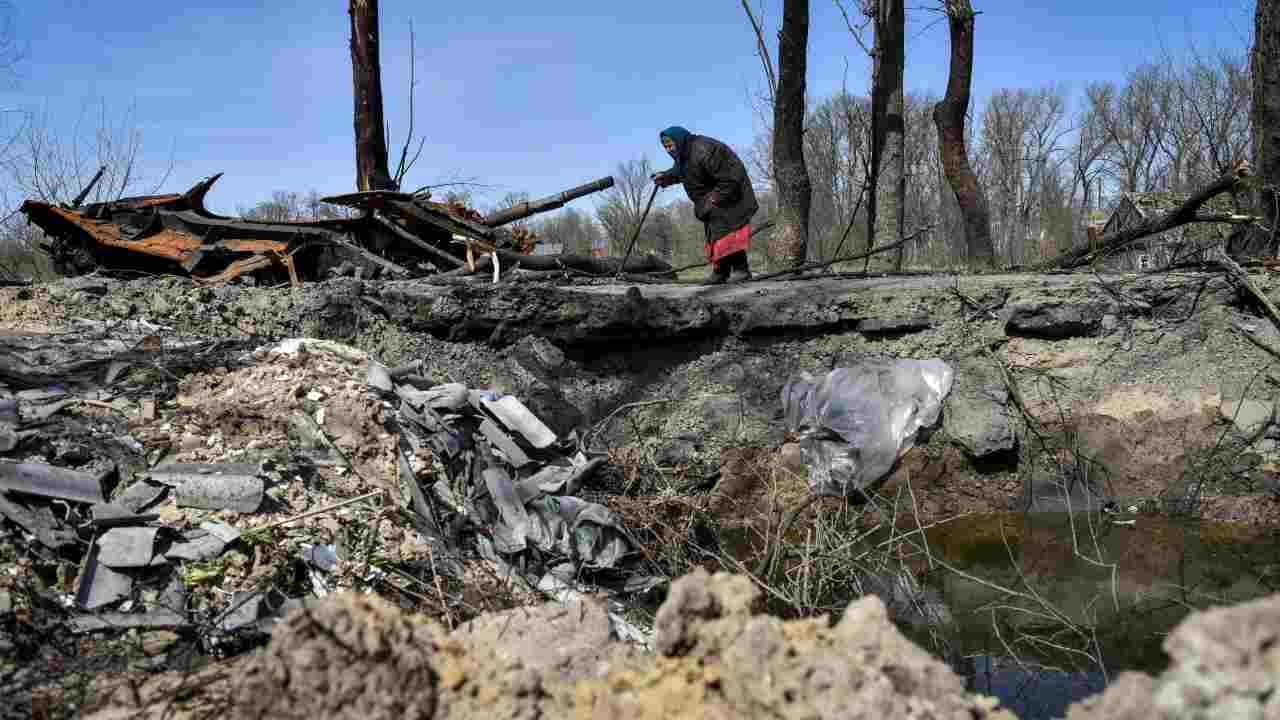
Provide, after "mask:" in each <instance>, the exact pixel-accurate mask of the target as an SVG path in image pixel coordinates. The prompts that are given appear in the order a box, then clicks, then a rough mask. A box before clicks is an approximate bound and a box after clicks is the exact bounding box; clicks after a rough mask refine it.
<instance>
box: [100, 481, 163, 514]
mask: <svg viewBox="0 0 1280 720" xmlns="http://www.w3.org/2000/svg"><path fill="white" fill-rule="evenodd" d="M164 492H165V486H163V485H153V484H152V483H149V482H147V481H145V480H138V481H136V482H134V483H133V484H132V485H130V486H129V487H127V488H125V489H124V492H122V493H120V495H119V497H117V498H116V499H115V500H112V501H111V502H112V503H113V504H115V505H119V506H120V507H123V508H125V509H126V510H129V511H130V512H135V513H136V512H142V511H143V510H144V509H145V508H147V507H148V506H149V505H151V504H152V503H154V502H155V501H157V500H159V499H160V496H162V495H164Z"/></svg>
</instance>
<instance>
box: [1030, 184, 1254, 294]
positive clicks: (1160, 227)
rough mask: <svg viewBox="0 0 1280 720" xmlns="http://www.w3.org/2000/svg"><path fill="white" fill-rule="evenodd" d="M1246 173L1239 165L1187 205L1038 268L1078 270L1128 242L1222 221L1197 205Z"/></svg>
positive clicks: (1239, 218)
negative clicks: (1194, 225)
mask: <svg viewBox="0 0 1280 720" xmlns="http://www.w3.org/2000/svg"><path fill="white" fill-rule="evenodd" d="M1249 174H1250V173H1249V164H1248V163H1241V164H1239V165H1237V166H1236V169H1235V170H1232V171H1231V172H1229V173H1227V174H1225V175H1223V176H1222V177H1220V178H1218V179H1217V180H1214V181H1213V182H1212V183H1210V184H1208V185H1206V186H1205V187H1203V188H1201V189H1200V190H1198V191H1197V192H1196V193H1195V194H1194V195H1192V196H1191V197H1190V198H1188V199H1187V201H1186V202H1184V203H1182V204H1181V205H1179V206H1178V207H1176V208H1174V209H1173V210H1170V211H1169V212H1167V213H1165V214H1163V215H1161V216H1159V217H1155V218H1151V219H1150V220H1147V221H1145V222H1143V223H1140V224H1138V225H1135V226H1133V227H1130V228H1126V229H1124V230H1120V231H1117V232H1113V233H1111V234H1109V235H1104V236H1103V237H1101V238H1099V239H1098V242H1097V244H1096V246H1095V247H1088V248H1081V249H1079V250H1075V251H1073V252H1070V253H1067V254H1066V255H1062V256H1060V257H1057V258H1055V259H1053V260H1051V261H1050V262H1049V263H1047V264H1045V265H1041V266H1040V267H1038V268H1037V269H1040V270H1043V269H1048V268H1054V267H1057V268H1073V267H1080V266H1081V265H1088V264H1089V263H1091V262H1093V261H1094V260H1095V259H1097V258H1100V257H1103V256H1106V255H1110V254H1111V253H1113V252H1115V251H1117V250H1120V249H1121V248H1123V247H1125V246H1126V245H1129V244H1130V243H1133V242H1135V241H1138V240H1141V239H1142V238H1145V237H1148V236H1151V235H1157V234H1159V233H1162V232H1166V231H1168V230H1172V229H1174V228H1176V227H1180V226H1182V225H1186V224H1188V223H1193V222H1223V219H1222V216H1220V215H1216V214H1202V213H1200V212H1199V210H1200V206H1201V205H1204V204H1205V203H1206V202H1208V201H1209V200H1210V199H1212V198H1214V197H1217V196H1218V195H1221V194H1222V193H1224V192H1227V191H1229V190H1231V189H1233V188H1235V187H1236V185H1237V184H1238V183H1240V182H1242V181H1243V180H1244V179H1245V178H1246V177H1248V176H1249ZM1230 217H1231V218H1233V220H1231V221H1232V222H1247V221H1248V218H1245V217H1244V216H1230Z"/></svg>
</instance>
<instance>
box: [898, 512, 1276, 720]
mask: <svg viewBox="0 0 1280 720" xmlns="http://www.w3.org/2000/svg"><path fill="white" fill-rule="evenodd" d="M1118 520H1119V522H1117V519H1115V518H1112V517H1109V516H1101V517H1098V516H1095V517H1094V518H1093V519H1092V521H1090V520H1089V519H1087V518H1085V517H1083V516H1080V515H1077V516H1075V517H1074V518H1072V517H1068V516H1066V515H1058V514H1052V515H1047V514H1041V515H1021V514H1003V515H982V516H969V517H966V518H963V519H961V520H958V521H955V522H952V523H949V524H946V525H944V526H940V527H937V528H934V529H933V530H931V531H930V532H928V533H927V536H928V538H929V546H930V550H931V552H932V554H933V556H934V558H935V559H937V560H940V561H941V562H940V563H935V566H934V569H933V570H931V571H929V570H927V569H926V571H925V572H924V573H923V585H924V587H925V588H926V592H925V600H926V601H927V602H939V603H942V604H944V605H945V606H946V608H947V610H949V614H950V617H951V618H952V621H953V622H952V623H951V624H950V625H949V626H946V627H941V628H932V630H934V632H933V633H930V632H927V630H929V628H923V627H920V626H915V627H909V628H908V632H909V633H910V634H911V635H912V636H913V637H915V638H916V639H917V640H919V641H921V642H922V643H924V644H925V646H926V647H929V642H932V641H933V640H934V638H939V639H941V640H942V641H943V642H944V643H945V646H946V648H947V649H948V653H947V654H948V655H949V656H950V658H949V659H950V660H951V661H952V662H953V663H954V664H956V665H957V667H958V669H960V670H961V671H962V672H963V673H964V674H965V675H966V676H967V677H969V678H970V682H971V684H972V685H973V688H974V689H975V690H977V691H981V692H986V693H989V694H993V695H997V696H999V697H1001V699H1002V700H1004V701H1005V702H1006V703H1007V704H1008V705H1010V706H1011V707H1012V708H1013V709H1015V710H1016V711H1017V712H1018V713H1019V715H1020V717H1022V718H1023V719H1024V720H1026V719H1028V718H1048V717H1061V716H1062V715H1063V714H1065V710H1066V706H1067V705H1069V704H1070V703H1071V702H1073V701H1074V700H1077V699H1079V698H1081V697H1084V696H1087V695H1089V694H1092V693H1095V692H1098V691H1099V690H1101V689H1102V687H1104V686H1105V684H1106V682H1107V679H1108V678H1110V677H1114V676H1115V675H1116V674H1118V673H1119V672H1120V671H1121V670H1142V671H1146V672H1149V673H1153V674H1154V673H1158V672H1160V671H1161V670H1162V669H1163V668H1164V666H1165V664H1166V662H1167V660H1166V657H1165V655H1164V652H1163V650H1162V649H1161V643H1162V642H1163V641H1164V638H1165V636H1166V635H1167V634H1168V633H1169V631H1170V630H1172V629H1173V627H1174V626H1176V625H1177V624H1178V622H1180V621H1181V620H1182V619H1183V618H1184V617H1186V615H1187V613H1189V612H1190V611H1192V610H1194V609H1203V608H1207V607H1211V606H1214V605H1229V604H1236V603H1240V602H1244V601H1247V600H1251V599H1253V598H1257V597H1260V596H1264V595H1269V594H1271V593H1274V592H1277V591H1278V590H1280V534H1277V533H1276V532H1274V531H1257V530H1250V529H1247V528H1239V527H1233V526H1228V525H1221V524H1214V523H1204V522H1191V521H1180V520H1172V519H1168V518H1160V517H1149V516H1137V517H1122V518H1118ZM1130 521H1131V522H1130ZM926 563H927V561H926ZM942 563H945V564H946V565H947V566H949V567H942ZM1011 591H1012V592H1011ZM1015 593H1016V594H1015ZM935 644H936V643H935Z"/></svg>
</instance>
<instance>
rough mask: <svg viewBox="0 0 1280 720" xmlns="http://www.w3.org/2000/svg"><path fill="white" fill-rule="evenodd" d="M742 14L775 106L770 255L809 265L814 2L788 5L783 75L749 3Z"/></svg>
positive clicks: (788, 0) (789, 0)
mask: <svg viewBox="0 0 1280 720" xmlns="http://www.w3.org/2000/svg"><path fill="white" fill-rule="evenodd" d="M742 8H743V10H744V11H746V13H747V18H748V19H749V20H750V21H751V27H752V29H753V30H754V31H755V35H756V47H757V49H758V52H759V54H760V60H761V63H762V65H763V66H764V71H765V78H766V80H767V82H768V83H769V99H770V102H771V104H772V106H773V129H772V137H771V141H772V142H771V148H770V150H771V152H770V170H771V172H770V174H769V178H770V180H771V185H772V190H773V192H774V194H775V195H776V196H777V199H778V210H777V213H776V215H775V217H774V226H773V230H772V233H771V234H770V241H769V245H770V247H769V254H770V256H771V257H772V258H774V259H775V260H778V261H780V262H782V263H783V264H784V265H789V266H799V265H800V264H802V263H804V261H805V256H806V253H807V252H808V242H809V211H810V205H811V204H812V195H813V188H812V185H811V183H810V180H809V168H808V166H807V165H806V164H805V157H804V150H805V141H804V121H805V107H806V106H805V74H806V71H807V67H808V49H809V0H783V4H782V28H781V29H780V30H779V32H778V65H777V73H776V74H775V73H774V66H773V63H772V61H771V60H770V56H769V48H768V44H767V43H766V42H765V39H764V28H763V25H762V24H761V22H760V21H759V20H758V19H757V18H756V16H755V15H754V13H752V11H751V6H750V5H749V4H748V3H747V0H742Z"/></svg>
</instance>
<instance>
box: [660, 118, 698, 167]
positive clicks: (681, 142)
mask: <svg viewBox="0 0 1280 720" xmlns="http://www.w3.org/2000/svg"><path fill="white" fill-rule="evenodd" d="M690 136H691V133H690V132H689V131H688V130H685V129H684V128H682V127H680V126H679V125H672V126H671V127H669V128H667V129H666V130H663V131H662V132H660V133H658V139H659V140H661V139H662V138H663V137H669V138H671V142H673V143H675V144H676V164H675V167H674V168H672V169H673V170H675V173H676V175H677V176H679V177H681V178H683V177H684V176H685V174H686V171H687V170H688V169H689V137H690Z"/></svg>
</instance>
